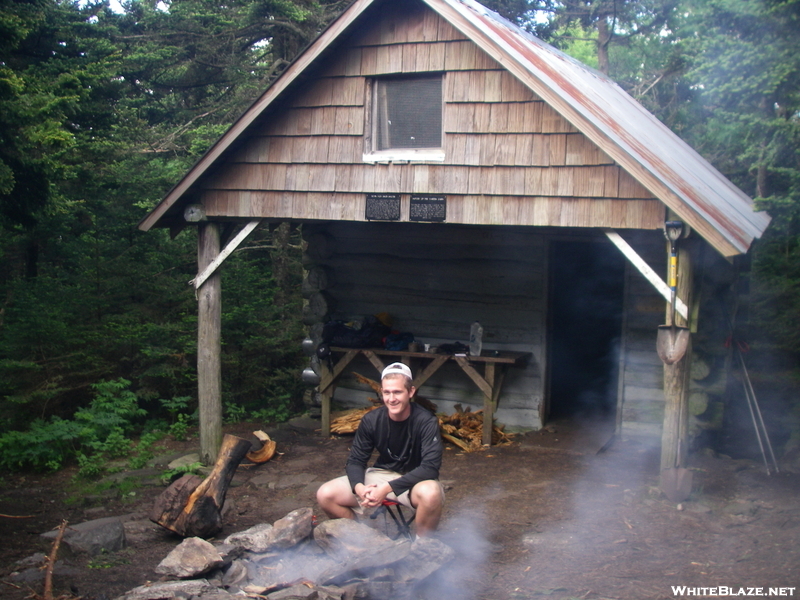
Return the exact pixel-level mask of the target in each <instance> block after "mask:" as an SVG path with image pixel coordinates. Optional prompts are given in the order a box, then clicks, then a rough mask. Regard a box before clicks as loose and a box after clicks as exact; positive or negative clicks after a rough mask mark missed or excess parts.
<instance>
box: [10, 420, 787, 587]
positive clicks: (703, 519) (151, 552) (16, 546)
mask: <svg viewBox="0 0 800 600" xmlns="http://www.w3.org/2000/svg"><path fill="white" fill-rule="evenodd" d="M304 424H305V426H304ZM309 425H311V426H309ZM261 428H263V425H261V424H257V423H240V424H237V425H233V426H226V432H227V433H233V434H236V435H239V436H241V437H245V438H247V439H251V440H253V441H254V442H255V440H256V438H255V437H253V435H252V432H253V431H254V430H256V429H261ZM267 431H268V433H270V434H271V435H272V436H273V439H275V440H276V441H277V442H278V452H279V453H280V454H279V455H277V456H276V457H275V458H273V459H272V460H271V461H269V462H267V463H265V464H263V465H250V466H244V465H243V466H241V467H240V468H239V470H238V472H237V474H236V476H235V478H234V481H233V484H232V486H231V487H230V489H229V490H228V494H227V499H228V501H229V503H230V510H228V511H227V512H226V516H225V525H224V530H223V532H222V533H221V534H220V536H219V537H220V538H222V537H224V536H227V535H228V534H230V533H233V532H236V531H241V530H243V529H246V528H248V527H250V526H252V525H255V524H257V523H263V522H269V523H272V522H274V521H275V520H277V519H279V518H281V517H283V516H284V515H286V514H287V513H288V512H290V511H292V510H294V509H296V508H301V507H305V506H311V507H314V508H315V510H317V511H318V510H319V509H318V507H316V504H315V501H314V493H315V490H316V488H317V487H318V486H319V485H320V484H321V483H323V482H324V481H325V480H327V479H329V478H330V477H332V476H336V475H340V474H342V473H343V467H344V462H345V459H346V457H347V453H348V450H349V445H350V438H348V437H341V438H329V439H323V438H321V437H320V435H319V433H318V432H314V431H313V423H310V424H309V423H308V420H306V421H305V422H304V421H302V420H300V421H297V422H296V423H295V424H289V425H284V426H282V427H280V428H277V429H274V430H267ZM595 431H600V430H599V429H597V428H595ZM601 442H602V439H600V438H596V437H595V438H593V437H592V436H591V435H588V434H587V433H586V430H579V429H575V428H571V427H570V426H569V425H565V426H564V427H563V428H559V425H558V424H556V426H555V427H553V428H551V430H549V431H548V430H542V431H539V432H531V433H527V434H524V435H518V436H516V437H515V438H514V442H513V443H512V444H511V445H507V446H498V447H492V448H489V449H485V450H482V451H479V452H473V453H463V452H461V451H460V450H458V449H457V448H454V447H452V446H449V445H448V446H447V449H446V451H445V457H444V465H443V469H442V473H441V477H442V480H443V481H444V482H445V485H446V490H447V492H446V493H447V502H446V510H445V514H444V518H443V521H442V524H441V527H440V530H439V532H438V535H439V536H440V538H441V539H442V540H443V541H444V542H446V543H448V544H449V545H451V546H452V547H453V548H454V549H455V550H456V552H457V556H458V558H457V560H455V561H454V562H453V564H452V565H451V566H452V568H453V569H456V570H455V571H451V572H450V573H449V575H448V577H449V579H448V581H449V582H450V583H449V587H448V588H447V590H448V591H447V592H446V593H443V594H442V595H440V596H439V598H440V600H448V598H447V597H448V596H449V597H450V598H453V599H458V600H472V599H474V600H506V599H525V598H536V599H540V598H541V599H553V600H561V599H569V600H574V599H576V598H580V599H602V598H607V599H630V600H645V599H654V600H655V599H664V598H678V597H682V596H683V595H686V594H688V593H689V590H684V591H683V593H681V591H680V590H678V589H676V586H686V587H688V588H720V587H721V586H722V587H721V589H716V590H705V591H704V590H695V593H694V595H708V596H713V595H725V593H726V592H727V593H728V595H740V596H744V595H758V591H759V590H758V588H762V590H761V594H760V595H763V596H769V595H770V594H771V593H772V594H773V595H776V594H777V595H782V596H786V597H792V596H794V597H798V596H800V493H799V492H800V475H799V474H797V473H788V472H781V473H778V474H775V473H773V474H772V475H768V474H767V473H766V471H765V468H764V465H763V464H759V463H757V462H753V461H748V460H733V459H731V458H728V457H725V456H719V455H714V454H713V453H711V452H707V451H706V452H696V453H694V454H693V455H692V456H691V457H690V465H689V466H690V467H691V469H692V472H693V477H694V491H693V493H692V496H691V497H690V498H689V500H687V501H685V502H683V503H682V504H681V505H679V506H676V505H675V504H674V503H671V502H669V501H668V500H667V499H666V498H665V496H664V495H663V494H662V493H661V491H660V490H659V489H658V461H659V456H658V448H653V447H647V446H644V445H642V444H640V443H637V442H634V441H624V440H618V441H616V442H615V443H614V444H612V445H611V446H610V447H609V448H608V449H607V450H606V451H605V452H602V453H600V454H598V453H597V449H598V448H599V447H600V446H601V445H602V443H601ZM197 446H198V444H197V440H196V439H194V440H189V441H188V442H180V443H178V442H169V445H168V447H165V448H164V454H165V455H166V456H165V460H166V458H169V457H174V456H179V455H181V453H183V454H185V453H189V452H196V451H197ZM151 479H152V478H151ZM2 483H3V489H2V490H0V513H2V514H3V515H25V516H27V515H30V517H29V518H25V519H11V518H7V517H5V516H4V517H0V576H1V577H2V578H1V579H0V597H2V598H7V599H9V600H21V599H22V598H26V597H27V598H30V597H32V594H34V593H37V594H41V593H42V582H41V579H38V580H37V579H36V578H35V577H31V578H30V579H29V580H28V581H24V580H23V579H24V578H21V577H20V576H16V577H12V576H10V575H11V574H12V573H13V572H20V571H21V570H22V568H23V567H22V566H21V565H19V564H18V563H17V561H19V560H20V559H24V558H26V557H28V556H31V555H32V554H34V553H35V552H46V551H47V550H48V549H49V545H48V544H47V543H46V541H45V540H44V539H43V538H41V537H40V534H41V533H43V532H45V531H48V530H50V529H53V528H54V527H57V526H58V525H59V523H60V522H61V520H62V519H66V520H68V521H69V522H70V523H80V522H83V521H87V520H91V519H96V518H100V517H106V516H120V517H123V519H124V521H125V528H126V536H127V544H128V545H127V548H125V549H124V550H121V551H119V552H116V553H112V554H103V555H100V556H96V557H91V558H90V557H87V556H80V555H75V556H69V555H67V554H66V553H63V556H64V557H63V559H62V561H61V563H60V564H59V568H58V569H57V570H56V574H55V577H54V585H55V590H56V595H58V594H65V595H70V594H71V595H72V596H77V597H81V598H83V599H85V600H102V599H113V598H116V597H117V596H119V595H121V594H123V593H124V592H126V591H127V590H129V589H132V588H134V587H137V586H139V585H142V584H144V583H145V582H147V581H156V580H158V579H159V576H158V575H157V574H156V573H155V572H154V568H155V567H156V565H157V564H158V563H159V562H160V561H161V560H162V559H163V558H164V557H165V556H166V555H167V553H168V552H169V551H170V550H171V549H172V548H174V547H175V546H176V545H177V544H178V543H179V541H180V540H179V539H178V538H176V537H174V536H173V535H171V534H169V533H168V532H166V531H165V530H163V529H161V528H159V527H158V526H156V525H154V524H153V523H151V522H150V521H149V520H148V519H147V514H148V512H149V510H150V508H151V507H152V505H153V502H154V499H155V498H156V497H157V496H158V495H159V494H160V493H161V492H162V491H163V489H164V488H163V486H158V485H152V484H151V485H146V484H142V483H140V484H138V485H136V486H134V487H131V488H125V489H126V491H125V492H124V494H122V495H121V494H120V493H118V492H115V491H112V492H106V493H105V494H95V493H93V491H92V490H91V489H90V488H89V487H88V486H87V484H86V483H80V482H76V480H75V478H74V472H70V471H69V470H65V471H62V472H59V473H56V474H53V475H25V476H20V475H11V474H6V475H5V476H4V477H3V479H2ZM116 489H118V488H116ZM320 519H321V520H322V519H324V516H322V515H320ZM742 588H743V589H742ZM770 588H772V589H770Z"/></svg>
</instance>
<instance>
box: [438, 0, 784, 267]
mask: <svg viewBox="0 0 800 600" xmlns="http://www.w3.org/2000/svg"><path fill="white" fill-rule="evenodd" d="M423 1H424V2H425V3H426V4H428V5H429V6H430V7H431V8H432V9H433V10H435V11H436V12H438V13H440V14H441V15H442V16H443V17H444V18H446V19H447V20H448V21H450V22H451V24H452V25H454V26H455V27H456V28H458V29H459V30H460V31H461V32H462V33H463V34H465V35H466V36H467V37H469V38H470V39H472V40H473V41H475V42H476V43H477V44H478V45H479V46H480V47H481V48H482V49H483V50H484V51H486V52H487V53H489V54H490V55H491V56H492V57H493V58H494V59H495V60H497V61H498V62H500V63H501V64H502V65H503V66H504V67H506V68H508V69H509V71H511V72H513V73H514V74H515V75H516V76H517V77H518V78H519V79H520V80H521V81H522V82H523V83H524V84H526V85H528V87H530V88H531V90H533V91H534V92H535V93H536V94H538V95H539V96H541V97H542V98H543V99H544V100H545V101H546V102H548V103H549V104H550V105H551V106H552V107H553V108H554V109H556V110H558V111H559V112H560V113H561V115H562V116H563V117H564V118H566V119H567V120H568V121H570V122H571V123H572V124H573V125H574V126H575V127H576V128H577V129H578V130H580V131H581V132H582V133H583V134H584V135H586V136H587V137H589V138H590V139H591V140H592V141H593V142H595V143H596V144H597V145H598V146H600V147H601V148H602V149H603V150H604V151H605V152H606V153H607V154H609V155H610V156H611V157H612V158H613V159H614V160H616V161H617V162H618V163H619V164H620V165H621V166H622V167H623V168H625V170H627V171H628V172H629V173H630V174H631V175H633V176H634V177H635V178H636V179H638V180H639V181H640V183H642V184H643V185H644V186H645V187H646V188H648V189H649V190H650V191H651V192H652V193H653V194H654V195H655V196H656V197H658V198H659V199H660V200H662V201H663V202H664V203H665V204H666V205H667V206H669V207H670V208H671V209H672V210H673V211H675V213H677V214H678V215H679V216H680V217H681V218H683V219H684V220H685V221H686V222H687V223H688V224H689V225H691V226H692V227H694V228H695V229H696V230H698V232H699V233H701V235H703V236H704V237H706V239H708V240H709V242H711V243H712V244H713V245H714V246H715V247H716V248H717V249H718V250H719V251H720V252H722V253H723V254H724V255H726V256H730V255H733V254H739V253H744V252H747V250H748V248H749V247H750V245H751V244H752V242H753V239H754V238H758V237H760V236H761V234H762V233H763V232H764V230H765V229H766V227H767V225H768V224H769V221H770V217H769V216H768V215H767V214H766V213H763V212H755V211H754V210H753V201H752V200H751V199H750V198H749V197H748V196H747V195H746V194H745V193H744V192H742V191H741V190H740V189H739V188H737V187H736V186H735V185H733V184H732V183H731V182H730V181H728V179H726V178H725V177H724V176H723V175H722V174H721V173H720V172H719V171H717V170H716V169H715V168H714V167H713V166H712V165H711V164H710V163H709V162H708V161H706V160H705V159H704V158H703V157H702V156H700V154H698V153H697V152H696V151H695V150H694V149H692V148H691V147H690V146H689V145H688V144H687V143H686V142H684V141H683V140H681V139H680V138H679V137H678V136H677V135H676V134H675V133H673V132H672V131H671V130H670V129H669V128H667V127H666V126H665V125H664V124H663V123H661V122H660V121H659V120H658V119H657V118H656V117H655V116H654V115H652V114H651V113H650V112H649V111H647V110H646V109H645V108H644V107H643V106H642V105H641V104H639V102H637V101H636V100H634V99H633V98H632V97H631V96H630V95H628V93H626V92H625V91H624V90H623V89H622V88H620V87H619V86H618V85H617V84H616V83H614V82H613V81H612V80H611V79H609V78H608V77H607V76H605V75H603V74H602V73H599V72H597V71H595V70H594V69H591V68H590V67H587V66H586V65H584V64H582V63H580V62H578V61H577V60H575V59H573V58H571V57H570V56H567V55H566V54H564V53H563V52H561V51H559V50H557V49H555V48H553V47H552V46H550V45H549V44H546V43H544V42H543V41H542V40H540V39H539V38H537V37H535V36H534V35H532V34H530V33H528V32H526V31H524V30H523V29H521V28H519V27H517V26H516V25H514V24H513V23H511V22H509V21H507V20H506V19H504V18H503V17H501V16H500V15H498V14H497V13H495V12H492V11H490V10H488V9H487V8H486V7H484V6H483V5H481V4H479V3H477V2H474V1H473V0H423Z"/></svg>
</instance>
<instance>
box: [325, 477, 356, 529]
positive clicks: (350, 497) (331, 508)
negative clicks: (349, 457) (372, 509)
mask: <svg viewBox="0 0 800 600" xmlns="http://www.w3.org/2000/svg"><path fill="white" fill-rule="evenodd" d="M317 502H318V503H319V505H320V507H322V510H324V511H325V514H326V515H328V516H329V517H330V518H331V519H354V518H355V513H354V512H353V508H355V507H357V506H358V498H356V495H355V494H354V493H353V490H351V489H350V482H349V481H348V480H347V477H338V478H336V479H331V480H330V481H328V482H327V483H323V484H322V485H321V486H320V488H319V489H318V490H317Z"/></svg>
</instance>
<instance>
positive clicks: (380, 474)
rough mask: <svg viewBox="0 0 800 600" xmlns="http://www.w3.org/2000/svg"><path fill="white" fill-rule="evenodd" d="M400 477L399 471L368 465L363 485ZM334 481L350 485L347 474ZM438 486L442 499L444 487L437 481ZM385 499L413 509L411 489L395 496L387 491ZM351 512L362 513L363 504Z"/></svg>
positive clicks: (380, 482) (386, 481) (385, 481)
mask: <svg viewBox="0 0 800 600" xmlns="http://www.w3.org/2000/svg"><path fill="white" fill-rule="evenodd" d="M400 477H402V475H401V474H400V473H396V472H395V471H389V470H388V469H376V468H374V467H369V468H368V469H367V470H366V471H365V472H364V484H365V485H372V484H373V483H374V484H377V485H380V484H382V483H388V482H390V481H393V480H395V479H398V478H400ZM334 481H342V482H343V483H344V484H345V485H347V486H348V487H350V480H349V479H348V478H347V475H343V476H342V477H338V478H337V479H334ZM437 483H439V481H438V480H437ZM439 487H440V488H441V490H442V501H444V487H443V486H442V484H441V483H439ZM386 499H387V500H393V501H394V502H399V503H400V504H402V505H403V506H406V507H408V508H410V509H411V510H414V507H413V506H411V490H406V491H405V492H403V493H402V494H400V495H399V496H395V494H394V492H389V493H388V494H387V495H386ZM353 512H356V513H358V514H364V507H363V506H356V507H354V508H353Z"/></svg>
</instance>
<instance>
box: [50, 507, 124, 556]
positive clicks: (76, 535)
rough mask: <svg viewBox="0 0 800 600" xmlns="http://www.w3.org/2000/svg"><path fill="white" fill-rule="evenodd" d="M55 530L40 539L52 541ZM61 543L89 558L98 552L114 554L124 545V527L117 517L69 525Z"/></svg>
mask: <svg viewBox="0 0 800 600" xmlns="http://www.w3.org/2000/svg"><path fill="white" fill-rule="evenodd" d="M57 535H58V531H57V530H53V531H48V532H46V533H43V534H42V537H44V538H47V539H49V540H54V539H55V538H56V536H57ZM62 541H63V543H64V544H65V545H66V546H68V547H69V549H70V550H72V551H73V552H76V553H80V552H85V553H87V554H89V555H90V556H95V555H97V554H100V552H103V551H105V552H116V551H118V550H122V549H123V548H124V547H125V545H126V541H125V527H124V526H123V525H122V521H121V520H120V519H119V517H105V518H103V519H94V520H93V521H85V522H83V523H79V524H77V525H69V526H68V527H67V529H66V530H65V531H64V538H63V540H62Z"/></svg>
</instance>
